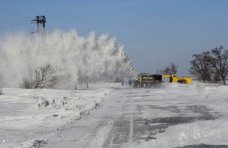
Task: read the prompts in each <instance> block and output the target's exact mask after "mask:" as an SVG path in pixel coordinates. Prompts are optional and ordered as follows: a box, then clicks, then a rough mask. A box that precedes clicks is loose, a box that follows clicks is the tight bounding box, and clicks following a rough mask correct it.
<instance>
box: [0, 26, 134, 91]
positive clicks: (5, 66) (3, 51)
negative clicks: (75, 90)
mask: <svg viewBox="0 0 228 148" xmlns="http://www.w3.org/2000/svg"><path fill="white" fill-rule="evenodd" d="M47 63H49V64H51V65H53V66H54V67H55V69H56V76H57V78H58V82H57V87H64V88H70V87H73V86H74V84H75V83H78V82H79V81H81V80H83V79H88V81H93V82H97V81H115V80H116V79H121V80H125V79H126V80H127V79H131V78H132V77H133V76H134V75H135V70H134V68H133V66H132V64H131V62H130V60H129V59H128V56H127V54H126V53H125V51H124V47H123V46H121V45H118V44H116V41H115V38H112V37H109V36H108V35H100V36H96V35H95V33H91V34H90V35H89V36H88V37H86V38H85V37H81V36H79V35H78V34H77V32H76V31H74V30H72V31H69V32H63V31H60V30H56V31H54V32H53V33H51V34H47V35H46V36H39V35H30V34H27V33H12V34H10V35H7V36H5V37H2V38H1V39H0V75H1V76H2V77H3V79H4V82H5V85H6V86H8V87H19V86H20V84H21V82H22V80H23V78H24V77H25V76H31V75H32V74H33V72H34V69H35V68H36V67H38V66H42V65H44V64H47Z"/></svg>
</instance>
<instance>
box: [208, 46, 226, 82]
mask: <svg viewBox="0 0 228 148" xmlns="http://www.w3.org/2000/svg"><path fill="white" fill-rule="evenodd" d="M210 53H211V56H210V57H211V58H210V64H211V65H212V67H213V68H214V70H215V72H216V73H217V74H218V75H219V76H220V78H221V79H222V82H223V84H224V85H226V76H227V74H228V50H224V47H223V46H220V47H216V48H214V49H212V50H211V52H210Z"/></svg>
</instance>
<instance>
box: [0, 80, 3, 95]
mask: <svg viewBox="0 0 228 148" xmlns="http://www.w3.org/2000/svg"><path fill="white" fill-rule="evenodd" d="M2 88H3V79H2V77H1V76H0V95H2V94H3V93H2Z"/></svg>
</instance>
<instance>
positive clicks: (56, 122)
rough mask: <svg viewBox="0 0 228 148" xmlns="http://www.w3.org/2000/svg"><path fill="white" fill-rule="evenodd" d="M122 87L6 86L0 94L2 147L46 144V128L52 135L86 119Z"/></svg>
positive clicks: (106, 85) (115, 85) (108, 85)
mask: <svg viewBox="0 0 228 148" xmlns="http://www.w3.org/2000/svg"><path fill="white" fill-rule="evenodd" d="M119 86H120V84H115V83H109V84H103V85H102V84H100V85H99V86H98V85H97V84H96V85H92V84H91V88H89V89H85V90H53V89H35V90H33V89H16V88H7V89H4V95H2V96H0V100H1V102H0V133H1V134H0V147H2V146H3V147H10V146H17V145H20V143H22V145H23V146H22V147H23V148H24V147H29V145H30V146H31V145H39V144H41V145H42V144H44V143H43V142H45V140H44V141H43V142H42V140H39V139H42V138H45V137H47V136H48V135H47V134H45V135H43V136H42V131H45V132H43V133H48V131H50V134H51V133H53V131H54V132H56V131H58V130H60V129H61V128H62V127H64V126H66V125H68V124H69V123H72V122H73V121H75V120H78V119H80V118H82V117H83V116H85V115H86V114H88V113H89V111H90V110H92V109H95V108H97V107H98V106H99V105H100V104H101V102H102V100H103V99H104V97H105V96H107V95H108V94H109V93H110V91H111V90H112V88H113V87H119ZM10 131H14V133H15V134H12V133H11V132H10ZM37 135H39V136H40V137H42V138H40V137H36V136H37ZM34 138H35V139H34ZM3 140H4V142H1V141H3ZM23 141H26V142H23Z"/></svg>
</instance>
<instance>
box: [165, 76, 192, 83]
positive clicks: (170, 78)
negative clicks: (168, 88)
mask: <svg viewBox="0 0 228 148" xmlns="http://www.w3.org/2000/svg"><path fill="white" fill-rule="evenodd" d="M162 80H163V81H165V80H166V81H169V82H170V83H184V84H192V78H191V77H178V76H177V75H175V74H173V75H170V74H162Z"/></svg>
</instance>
